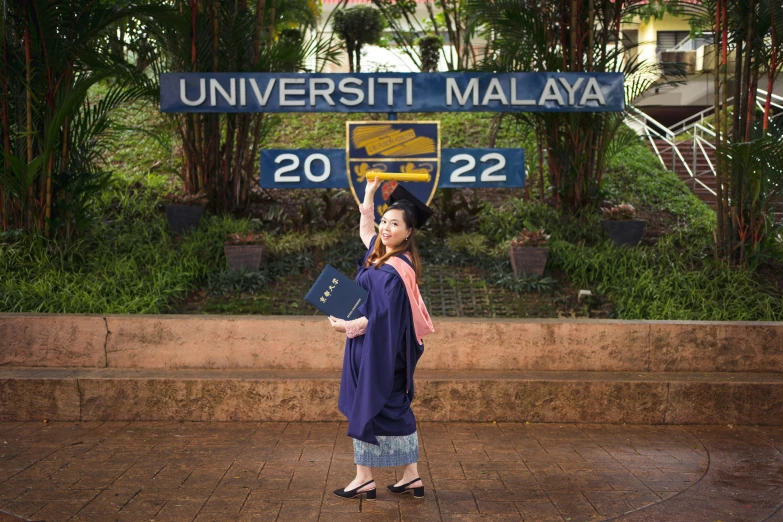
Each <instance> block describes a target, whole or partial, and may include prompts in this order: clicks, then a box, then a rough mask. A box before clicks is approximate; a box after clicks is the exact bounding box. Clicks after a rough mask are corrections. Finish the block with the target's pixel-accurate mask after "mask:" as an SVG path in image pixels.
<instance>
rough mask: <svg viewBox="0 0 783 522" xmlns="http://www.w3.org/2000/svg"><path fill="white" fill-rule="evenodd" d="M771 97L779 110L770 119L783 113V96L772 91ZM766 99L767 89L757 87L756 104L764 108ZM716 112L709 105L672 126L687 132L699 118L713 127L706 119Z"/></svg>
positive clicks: (699, 121) (771, 104)
mask: <svg viewBox="0 0 783 522" xmlns="http://www.w3.org/2000/svg"><path fill="white" fill-rule="evenodd" d="M770 98H771V100H770V106H771V107H773V108H775V109H777V110H778V111H779V112H778V113H777V114H774V115H771V116H770V119H774V118H778V117H780V116H781V115H783V96H778V95H777V94H775V93H772V96H771V97H770ZM766 101H767V91H765V90H764V89H757V90H756V105H758V106H759V107H760V108H761V109H762V110H763V109H764V104H765V103H766ZM730 103H734V97H733V96H732V97H730V98H728V99H727V100H726V105H729V104H730ZM714 113H715V108H714V107H708V108H706V109H704V110H702V111H699V112H697V113H696V114H693V115H691V116H688V117H687V118H685V119H683V120H681V121H678V122H677V123H675V124H674V125H672V126H671V129H672V131H673V132H675V133H676V134H680V133H682V132H687V131H688V129H689V127H690V126H691V125H693V123H691V122H694V121H695V120H698V123H700V124H701V125H708V126H710V127H712V124H710V123H708V122H705V121H704V120H705V119H706V118H709V117H710V116H711V115H712V114H714Z"/></svg>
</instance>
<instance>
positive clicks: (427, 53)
mask: <svg viewBox="0 0 783 522" xmlns="http://www.w3.org/2000/svg"><path fill="white" fill-rule="evenodd" d="M418 46H419V56H421V65H420V66H419V70H421V72H436V71H437V70H438V57H439V56H440V51H441V49H443V39H441V37H440V36H436V35H429V36H423V37H421V38H419V41H418Z"/></svg>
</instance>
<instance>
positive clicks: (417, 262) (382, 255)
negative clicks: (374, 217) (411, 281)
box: [364, 201, 423, 285]
mask: <svg viewBox="0 0 783 522" xmlns="http://www.w3.org/2000/svg"><path fill="white" fill-rule="evenodd" d="M406 203H407V201H406V202H402V201H395V202H394V203H392V204H391V205H389V206H388V207H387V208H386V212H388V211H390V210H402V220H403V221H404V222H405V225H406V226H407V227H408V228H409V229H411V235H410V236H409V237H408V240H407V241H403V242H402V244H401V245H400V246H398V247H397V248H394V249H389V250H388V251H387V249H386V245H384V244H383V242H382V241H381V238H380V237H376V238H375V248H373V251H372V253H370V256H369V257H368V258H367V261H366V262H365V263H364V267H365V268H369V267H370V266H372V262H373V261H375V260H377V261H378V262H377V263H375V269H376V270H377V269H378V268H380V267H381V266H383V264H384V263H386V260H388V259H389V258H390V257H392V256H396V255H397V254H402V253H405V252H410V254H411V262H412V263H413V271H414V273H415V274H416V284H418V285H420V284H422V281H421V276H422V274H423V271H422V267H421V257H419V249H418V248H416V237H415V236H416V228H415V227H414V225H415V221H414V219H415V218H414V215H413V208H412V205H410V204H406ZM386 212H384V213H383V214H384V215H386Z"/></svg>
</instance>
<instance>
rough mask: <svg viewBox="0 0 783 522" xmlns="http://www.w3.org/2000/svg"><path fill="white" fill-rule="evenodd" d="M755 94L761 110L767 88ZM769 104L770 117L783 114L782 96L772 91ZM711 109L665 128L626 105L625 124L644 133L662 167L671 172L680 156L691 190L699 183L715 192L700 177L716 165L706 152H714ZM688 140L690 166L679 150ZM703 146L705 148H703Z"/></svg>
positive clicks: (709, 190) (712, 172) (713, 170)
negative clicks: (701, 165)
mask: <svg viewBox="0 0 783 522" xmlns="http://www.w3.org/2000/svg"><path fill="white" fill-rule="evenodd" d="M756 93H757V96H756V104H757V105H758V106H759V107H760V108H761V109H762V110H763V109H764V104H765V103H766V100H767V91H765V90H763V89H757V90H756ZM733 100H734V98H733V97H732V98H729V99H728V100H726V104H727V105H728V104H729V102H733ZM770 105H771V106H772V107H773V108H775V109H776V110H777V111H778V112H777V114H774V115H771V116H770V119H773V118H778V117H780V116H781V115H783V96H778V95H777V94H774V93H773V94H772V95H771V96H770ZM714 112H715V109H714V107H709V108H707V109H704V110H703V111H700V112H697V113H696V114H694V115H692V116H688V117H687V118H685V119H684V120H681V121H679V122H677V123H675V124H674V125H672V126H671V127H667V126H666V125H664V124H662V123H661V122H659V121H657V120H656V119H655V118H653V117H651V116H649V115H647V114H645V113H644V112H642V111H640V110H639V109H637V108H636V107H634V106H632V105H629V106H627V107H626V123H628V125H629V126H630V127H631V128H633V129H635V130H636V132H637V133H638V134H639V135H640V136H643V137H644V138H646V139H648V140H649V141H650V145H651V146H652V149H653V151H654V152H655V154H656V156H658V159H659V160H660V162H661V164H662V165H663V166H664V168H669V169H671V170H673V171H674V170H675V167H676V164H677V158H679V160H680V162H681V163H682V165H683V166H684V167H685V171H686V172H687V173H688V176H689V177H690V178H691V185H692V187H693V188H694V189H695V188H696V184H699V185H700V186H702V187H703V188H704V189H705V190H707V192H709V193H710V194H712V195H717V194H716V192H715V191H714V190H713V189H712V188H710V187H708V186H707V185H705V184H704V182H703V181H702V180H701V179H699V178H700V177H701V176H703V175H705V174H706V175H710V174H711V175H712V176H715V165H713V163H712V160H711V159H710V154H709V153H708V150H710V151H715V144H714V141H715V127H714V126H713V125H712V124H711V123H710V122H708V121H707V120H706V119H707V118H708V117H709V116H710V115H711V114H714ZM656 140H658V143H656ZM688 141H691V143H692V154H691V162H690V165H688V162H687V161H686V160H685V158H684V157H683V155H682V152H681V151H680V146H681V145H683V144H684V143H685V142H688ZM659 142H663V143H664V144H665V145H663V146H661V147H659ZM705 146H706V147H707V148H705ZM669 150H671V151H672V155H671V162H672V164H671V165H666V161H665V160H664V157H663V153H665V152H668V151H669ZM701 158H704V160H705V162H706V164H707V166H708V169H707V170H704V171H703V172H697V165H698V163H699V160H700V159H701Z"/></svg>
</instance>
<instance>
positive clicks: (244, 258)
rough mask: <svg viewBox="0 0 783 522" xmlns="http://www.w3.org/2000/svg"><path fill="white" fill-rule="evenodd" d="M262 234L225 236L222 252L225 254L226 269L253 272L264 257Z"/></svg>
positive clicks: (263, 238)
mask: <svg viewBox="0 0 783 522" xmlns="http://www.w3.org/2000/svg"><path fill="white" fill-rule="evenodd" d="M265 239H266V236H265V235H264V234H253V233H250V234H226V241H225V242H224V243H223V252H225V254H226V261H228V268H230V269H231V270H245V271H249V272H255V271H257V270H258V267H259V265H260V264H261V257H262V256H263V255H264V241H265Z"/></svg>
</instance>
